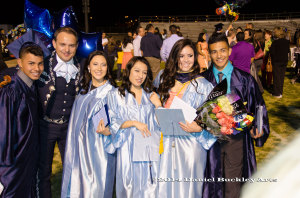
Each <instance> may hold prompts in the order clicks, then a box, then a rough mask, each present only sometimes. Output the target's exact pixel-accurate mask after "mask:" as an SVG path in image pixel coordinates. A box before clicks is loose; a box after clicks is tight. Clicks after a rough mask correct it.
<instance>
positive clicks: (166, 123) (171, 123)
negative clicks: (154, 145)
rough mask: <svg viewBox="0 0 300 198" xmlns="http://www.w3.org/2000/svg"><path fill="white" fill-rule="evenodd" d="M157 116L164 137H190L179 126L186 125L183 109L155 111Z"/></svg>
mask: <svg viewBox="0 0 300 198" xmlns="http://www.w3.org/2000/svg"><path fill="white" fill-rule="evenodd" d="M155 115H156V118H157V121H158V123H159V126H160V128H161V131H162V133H163V135H173V136H174V135H180V136H190V135H191V134H189V133H187V132H185V131H184V130H183V129H182V128H181V127H180V125H179V122H182V123H185V119H184V115H183V112H182V109H166V108H158V109H155Z"/></svg>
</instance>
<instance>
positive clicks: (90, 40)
mask: <svg viewBox="0 0 300 198" xmlns="http://www.w3.org/2000/svg"><path fill="white" fill-rule="evenodd" d="M101 35H102V34H101V33H97V32H96V33H85V32H80V33H79V39H78V48H77V55H78V56H80V57H82V58H87V57H88V55H89V54H90V53H91V52H93V51H95V50H97V43H98V40H99V38H100V37H101Z"/></svg>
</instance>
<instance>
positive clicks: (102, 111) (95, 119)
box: [93, 104, 110, 129]
mask: <svg viewBox="0 0 300 198" xmlns="http://www.w3.org/2000/svg"><path fill="white" fill-rule="evenodd" d="M102 119H103V121H104V125H105V127H107V126H108V125H109V124H110V121H109V116H108V107H107V104H105V105H104V106H103V107H102V108H101V109H100V111H99V112H97V113H96V114H95V115H94V116H93V123H94V127H95V129H97V127H98V125H99V122H100V120H102Z"/></svg>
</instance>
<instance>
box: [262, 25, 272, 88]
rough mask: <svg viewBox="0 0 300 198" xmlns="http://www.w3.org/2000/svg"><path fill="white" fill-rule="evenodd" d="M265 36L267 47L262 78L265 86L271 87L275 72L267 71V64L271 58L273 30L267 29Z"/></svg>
mask: <svg viewBox="0 0 300 198" xmlns="http://www.w3.org/2000/svg"><path fill="white" fill-rule="evenodd" d="M264 38H265V48H264V58H263V64H262V67H261V78H262V85H263V87H265V88H267V89H270V88H271V84H272V78H273V73H272V71H267V68H266V65H267V63H268V60H269V58H270V51H269V50H270V47H271V45H272V42H273V39H272V31H270V30H265V32H264Z"/></svg>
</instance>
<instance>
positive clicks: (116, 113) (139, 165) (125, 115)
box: [108, 89, 160, 198]
mask: <svg viewBox="0 0 300 198" xmlns="http://www.w3.org/2000/svg"><path fill="white" fill-rule="evenodd" d="M149 98H150V94H149V93H146V92H145V91H144V90H143V93H142V99H141V104H140V105H139V104H138V103H137V101H136V99H135V97H134V96H133V95H132V94H130V93H128V92H127V91H126V93H125V97H123V96H122V95H120V93H119V91H118V89H114V90H113V91H111V92H110V94H109V95H108V108H109V116H110V119H111V125H110V129H111V132H112V136H113V144H114V147H115V148H116V149H117V168H116V195H117V197H118V198H125V197H128V198H131V197H139V198H143V197H149V198H150V197H156V190H157V181H156V179H155V178H157V173H158V161H154V160H153V161H152V159H149V160H148V156H147V158H146V159H145V160H144V161H135V160H134V153H136V152H138V151H137V150H135V149H134V139H135V135H139V134H138V133H141V132H140V131H138V130H137V129H136V128H135V127H130V128H125V129H121V128H120V127H121V125H122V124H123V123H124V122H125V121H128V120H136V121H139V122H142V123H145V124H147V125H148V129H149V131H150V132H151V136H156V137H157V136H158V137H160V131H159V127H158V124H157V122H156V120H155V116H154V108H155V107H154V105H153V104H152V103H151V101H150V99H149ZM157 140H158V141H157V142H156V143H154V144H155V145H153V146H157V148H158V145H159V138H158V139H157ZM149 153H151V154H154V155H156V156H157V158H159V156H158V155H159V152H158V149H157V151H154V150H153V147H150V149H149ZM146 155H148V154H146ZM149 158H150V157H149ZM150 163H151V164H152V166H151V169H150V166H149V165H150Z"/></svg>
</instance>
